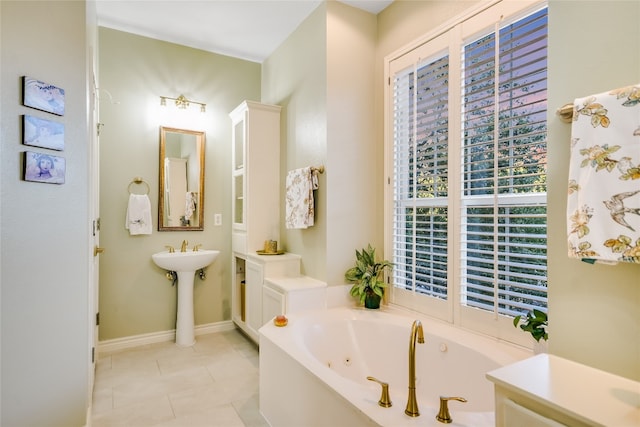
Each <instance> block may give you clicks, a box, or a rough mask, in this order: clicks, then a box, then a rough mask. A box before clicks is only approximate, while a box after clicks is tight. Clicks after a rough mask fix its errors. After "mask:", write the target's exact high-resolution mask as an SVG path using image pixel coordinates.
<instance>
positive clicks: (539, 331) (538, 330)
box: [513, 308, 549, 342]
mask: <svg viewBox="0 0 640 427" xmlns="http://www.w3.org/2000/svg"><path fill="white" fill-rule="evenodd" d="M521 318H522V315H518V316H516V317H515V318H514V319H513V326H515V327H516V328H517V327H518V324H519V323H520V319H521ZM547 326H548V321H547V313H545V312H544V311H540V310H538V309H535V308H534V309H533V310H531V311H529V312H528V313H527V316H526V319H525V320H524V321H523V322H522V324H521V325H520V329H522V330H523V331H526V332H529V333H530V334H531V336H533V338H534V339H535V340H536V341H537V342H540V339H543V340H545V341H546V340H547V339H549V334H548V333H547Z"/></svg>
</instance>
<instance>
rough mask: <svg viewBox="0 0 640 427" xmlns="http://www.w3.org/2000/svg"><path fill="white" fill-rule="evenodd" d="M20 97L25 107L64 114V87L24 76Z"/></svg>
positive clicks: (59, 114)
mask: <svg viewBox="0 0 640 427" xmlns="http://www.w3.org/2000/svg"><path fill="white" fill-rule="evenodd" d="M22 99H23V103H24V105H25V106H26V107H31V108H35V109H36V110H42V111H46V112H48V113H52V114H57V115H58V116H64V103H65V101H64V89H62V88H59V87H57V86H54V85H52V84H49V83H45V82H43V81H40V80H36V79H33V78H31V77H27V76H24V77H23V84H22Z"/></svg>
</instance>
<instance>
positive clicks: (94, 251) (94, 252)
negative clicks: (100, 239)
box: [93, 246, 104, 256]
mask: <svg viewBox="0 0 640 427" xmlns="http://www.w3.org/2000/svg"><path fill="white" fill-rule="evenodd" d="M102 252H104V248H99V247H98V246H94V247H93V256H98V254H101V253H102Z"/></svg>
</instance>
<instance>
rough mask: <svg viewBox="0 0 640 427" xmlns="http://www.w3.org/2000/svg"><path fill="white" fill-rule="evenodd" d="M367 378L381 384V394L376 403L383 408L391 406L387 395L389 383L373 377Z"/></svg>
mask: <svg viewBox="0 0 640 427" xmlns="http://www.w3.org/2000/svg"><path fill="white" fill-rule="evenodd" d="M367 379H368V380H369V381H374V382H377V383H378V384H380V385H381V386H382V395H381V396H380V400H378V405H380V406H382V407H383V408H389V407H391V405H392V404H391V397H390V396H389V383H385V382H383V381H380V380H379V379H377V378H374V377H367Z"/></svg>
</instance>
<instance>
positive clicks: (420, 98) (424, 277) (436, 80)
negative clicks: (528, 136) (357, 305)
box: [393, 53, 449, 299]
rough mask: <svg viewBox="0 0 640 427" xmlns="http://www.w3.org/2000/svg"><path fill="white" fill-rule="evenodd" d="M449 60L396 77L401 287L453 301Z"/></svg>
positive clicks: (442, 57) (397, 271)
mask: <svg viewBox="0 0 640 427" xmlns="http://www.w3.org/2000/svg"><path fill="white" fill-rule="evenodd" d="M448 80H449V56H448V54H447V53H440V54H438V55H435V56H432V57H430V58H429V59H423V60H418V61H417V62H416V63H414V64H411V65H410V66H409V67H407V68H406V69H404V70H401V71H399V72H398V73H396V74H395V75H394V76H393V97H394V104H393V126H394V139H395V141H396V144H395V145H394V167H395V173H394V176H395V177H396V179H395V181H394V184H395V186H394V190H393V192H394V209H393V224H394V226H393V253H394V256H393V259H394V269H393V276H394V277H393V279H394V284H395V286H397V287H399V288H402V289H406V290H411V291H414V292H417V293H421V294H426V295H430V296H434V297H438V298H443V299H446V298H447V293H448V289H447V249H448V247H447V239H448V236H447V215H448V206H447V205H448V170H449V169H448V138H449V131H448V122H449V119H448V116H449V110H448V96H449V91H448Z"/></svg>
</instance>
